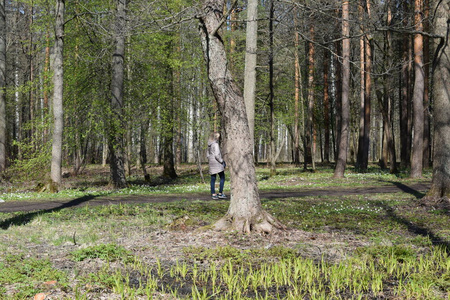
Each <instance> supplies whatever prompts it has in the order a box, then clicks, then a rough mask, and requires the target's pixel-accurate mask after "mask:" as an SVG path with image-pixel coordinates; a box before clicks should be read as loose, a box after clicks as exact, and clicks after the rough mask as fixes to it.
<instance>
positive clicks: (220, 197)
mask: <svg viewBox="0 0 450 300" xmlns="http://www.w3.org/2000/svg"><path fill="white" fill-rule="evenodd" d="M218 197H219V199H227V196H226V195H225V194H219V195H218Z"/></svg>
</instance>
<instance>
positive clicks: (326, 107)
mask: <svg viewBox="0 0 450 300" xmlns="http://www.w3.org/2000/svg"><path fill="white" fill-rule="evenodd" d="M329 59H330V53H329V51H328V49H325V51H324V55H323V120H324V130H325V144H324V160H325V162H327V163H328V162H330V96H329V94H328V61H329Z"/></svg>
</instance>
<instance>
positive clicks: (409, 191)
mask: <svg viewBox="0 0 450 300" xmlns="http://www.w3.org/2000/svg"><path fill="white" fill-rule="evenodd" d="M381 182H387V183H390V184H392V185H395V186H396V187H398V188H399V189H400V190H402V191H403V192H405V193H407V194H411V195H413V196H414V197H416V198H417V199H420V198H423V197H424V196H425V193H423V192H420V191H418V190H415V189H413V188H412V187H410V186H407V185H406V184H403V183H401V182H396V181H384V180H381Z"/></svg>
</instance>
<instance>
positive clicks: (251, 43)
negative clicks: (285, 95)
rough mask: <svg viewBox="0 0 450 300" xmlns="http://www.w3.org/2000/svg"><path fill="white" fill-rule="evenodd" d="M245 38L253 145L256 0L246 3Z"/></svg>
mask: <svg viewBox="0 0 450 300" xmlns="http://www.w3.org/2000/svg"><path fill="white" fill-rule="evenodd" d="M246 25H247V27H246V39H245V43H246V46H245V69H244V101H245V108H246V112H247V118H248V126H249V130H250V144H251V145H252V149H254V147H255V93H256V61H257V55H256V51H257V42H258V0H249V1H248V4H247V22H246Z"/></svg>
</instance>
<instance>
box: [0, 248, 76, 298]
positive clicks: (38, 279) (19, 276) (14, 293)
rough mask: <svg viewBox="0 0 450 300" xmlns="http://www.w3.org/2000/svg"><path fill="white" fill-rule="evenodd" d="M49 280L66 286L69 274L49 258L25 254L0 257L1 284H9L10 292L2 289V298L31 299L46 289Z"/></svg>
mask: <svg viewBox="0 0 450 300" xmlns="http://www.w3.org/2000/svg"><path fill="white" fill-rule="evenodd" d="M47 281H55V282H57V284H58V285H59V286H65V285H67V283H68V276H67V274H66V273H64V272H62V271H60V270H57V269H56V268H54V267H53V266H52V264H51V262H50V261H49V260H47V259H38V258H36V257H27V256H25V255H23V254H15V255H4V256H2V257H1V259H0V286H3V287H5V286H6V285H8V286H9V291H8V294H6V289H5V290H3V291H2V292H3V293H2V299H30V297H32V296H34V295H35V294H36V293H38V292H40V291H42V290H43V289H44V287H43V284H44V282H47ZM4 297H5V298H4Z"/></svg>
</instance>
